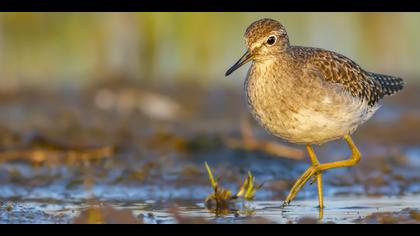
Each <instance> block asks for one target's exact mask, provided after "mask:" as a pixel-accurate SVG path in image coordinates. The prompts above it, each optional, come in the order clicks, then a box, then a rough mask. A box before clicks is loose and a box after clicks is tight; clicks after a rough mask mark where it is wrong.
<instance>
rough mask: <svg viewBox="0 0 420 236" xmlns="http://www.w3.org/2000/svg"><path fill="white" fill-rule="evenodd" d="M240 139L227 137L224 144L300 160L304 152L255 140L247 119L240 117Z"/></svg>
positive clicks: (271, 142)
mask: <svg viewBox="0 0 420 236" xmlns="http://www.w3.org/2000/svg"><path fill="white" fill-rule="evenodd" d="M240 130H241V134H242V139H234V138H228V139H226V144H227V145H228V146H229V147H230V148H235V149H245V150H247V151H262V152H266V153H268V154H271V155H275V156H279V157H282V158H288V159H293V160H302V159H303V158H304V152H303V151H302V150H300V149H296V148H292V147H288V146H285V145H282V144H279V143H276V142H273V141H267V140H257V139H256V138H255V136H254V135H253V132H252V128H251V125H250V123H249V120H248V119H246V118H242V119H241V129H240Z"/></svg>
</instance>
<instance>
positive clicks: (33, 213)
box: [0, 196, 420, 224]
mask: <svg viewBox="0 0 420 236" xmlns="http://www.w3.org/2000/svg"><path fill="white" fill-rule="evenodd" d="M325 200H326V204H327V205H326V208H325V210H324V211H323V218H322V219H320V211H319V209H318V208H317V207H315V206H316V205H317V201H313V200H305V201H296V202H294V203H293V204H292V205H290V206H288V207H286V208H281V207H280V205H281V202H279V201H255V202H252V203H250V204H248V207H250V208H252V209H253V210H250V211H249V212H247V214H243V213H239V214H238V213H237V212H230V213H229V214H226V215H223V216H216V215H215V214H214V213H212V212H210V211H209V210H208V209H206V208H205V206H204V203H202V202H197V201H174V202H170V201H142V202H129V203H126V202H113V203H108V204H107V205H109V206H112V207H114V208H115V209H118V210H121V209H125V210H129V212H130V213H131V214H132V216H133V217H135V218H138V219H140V220H142V221H143V222H144V223H146V224H169V223H178V221H177V219H176V218H177V217H186V219H184V221H187V222H188V220H191V222H192V223H194V220H193V219H201V220H203V221H205V222H206V223H226V224H236V223H308V222H310V223H313V222H318V221H319V223H356V222H358V221H360V220H361V219H363V218H365V217H367V216H368V215H371V214H373V213H383V212H388V213H395V214H397V213H399V212H401V211H402V210H404V209H406V208H408V207H409V208H410V209H413V210H420V197H419V196H405V197H393V198H389V197H381V198H366V197H341V198H327V199H325ZM102 204H103V203H102ZM8 205H10V206H11V207H10V209H8V210H6V209H5V208H6V207H7V206H8ZM99 205H101V204H99ZM89 206H92V205H89V204H86V203H80V202H62V201H45V202H36V201H13V202H4V203H3V204H2V208H1V211H0V223H71V222H73V221H74V220H75V219H76V218H77V217H78V216H79V215H80V214H81V211H83V210H85V209H86V208H88V207H89ZM93 206H95V205H93ZM174 208H176V211H177V214H178V216H177V217H175V216H174V213H173V212H172V211H173V209H174Z"/></svg>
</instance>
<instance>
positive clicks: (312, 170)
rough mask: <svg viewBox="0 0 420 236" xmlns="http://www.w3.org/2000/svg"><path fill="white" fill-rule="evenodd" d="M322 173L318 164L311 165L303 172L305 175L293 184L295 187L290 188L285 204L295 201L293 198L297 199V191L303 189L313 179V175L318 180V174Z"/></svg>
mask: <svg viewBox="0 0 420 236" xmlns="http://www.w3.org/2000/svg"><path fill="white" fill-rule="evenodd" d="M319 173H320V170H319V166H318V165H313V166H311V167H309V168H308V169H307V170H306V171H305V173H303V175H302V176H301V177H300V178H299V179H298V180H297V181H296V183H295V185H294V186H293V188H292V189H291V190H290V193H289V195H288V196H287V198H286V200H285V201H284V203H285V204H283V206H284V205H286V206H287V205H289V204H290V202H291V201H293V199H295V197H296V195H297V193H298V192H299V191H300V190H301V189H302V187H303V186H304V185H305V184H306V183H307V182H308V180H309V179H311V178H312V177H313V178H314V179H315V180H316V179H317V175H318V174H319Z"/></svg>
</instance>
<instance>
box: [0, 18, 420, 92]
mask: <svg viewBox="0 0 420 236" xmlns="http://www.w3.org/2000/svg"><path fill="white" fill-rule="evenodd" d="M261 17H271V18H274V19H277V20H280V21H281V22H282V23H283V24H284V25H285V26H286V29H287V30H288V33H289V36H290V39H291V42H292V43H293V44H296V45H307V46H313V47H322V48H326V49H330V50H333V51H337V52H340V53H342V54H344V55H347V56H348V57H350V58H352V59H354V60H355V61H357V62H358V63H360V64H361V65H362V66H364V67H365V68H366V69H369V70H373V71H381V72H383V73H391V74H398V75H400V76H402V77H404V78H408V79H411V78H412V77H413V76H415V75H418V74H420V67H419V66H418V55H420V47H419V46H418V42H419V41H420V33H419V31H418V26H419V23H420V14H418V13H264V14H262V13H2V14H1V15H0V75H1V76H0V79H1V81H4V82H2V86H1V89H7V88H8V87H14V86H24V85H27V84H30V85H36V86H46V85H48V86H50V85H54V86H57V85H58V86H60V85H66V86H69V85H74V86H83V85H85V84H86V83H90V82H93V81H94V80H98V79H101V78H103V77H106V76H107V75H109V74H122V75H124V76H127V77H130V78H131V79H134V80H138V81H145V82H155V83H166V82H168V83H172V82H176V81H180V80H181V81H182V80H187V81H188V80H192V81H194V82H198V83H205V84H213V85H216V86H225V85H226V84H232V83H235V82H232V80H226V79H224V77H223V72H224V71H225V70H226V68H228V66H229V65H231V64H232V63H233V62H234V61H235V60H236V59H237V58H238V57H239V56H240V55H242V52H243V51H244V40H243V37H242V36H243V33H244V31H245V29H246V27H247V26H248V25H249V24H250V23H251V22H252V21H254V20H257V19H259V18H261ZM245 72H246V69H242V70H241V71H240V72H239V73H235V74H234V75H233V76H234V77H240V78H242V77H243V76H244V75H245Z"/></svg>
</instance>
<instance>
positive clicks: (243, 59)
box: [225, 50, 253, 76]
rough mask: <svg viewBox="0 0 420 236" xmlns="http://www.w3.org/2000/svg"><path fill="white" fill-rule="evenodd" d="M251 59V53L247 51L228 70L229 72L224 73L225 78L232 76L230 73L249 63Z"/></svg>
mask: <svg viewBox="0 0 420 236" xmlns="http://www.w3.org/2000/svg"><path fill="white" fill-rule="evenodd" d="M252 58H253V55H252V54H251V52H249V50H247V51H246V52H245V54H244V55H243V56H242V57H241V58H239V60H238V61H237V62H236V63H235V64H234V65H233V66H232V67H231V68H229V70H227V71H226V73H225V76H228V75H230V74H232V72H234V71H235V70H237V69H238V68H239V67H241V66H243V65H245V64H246V63H248V62H249V61H251V60H252Z"/></svg>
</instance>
